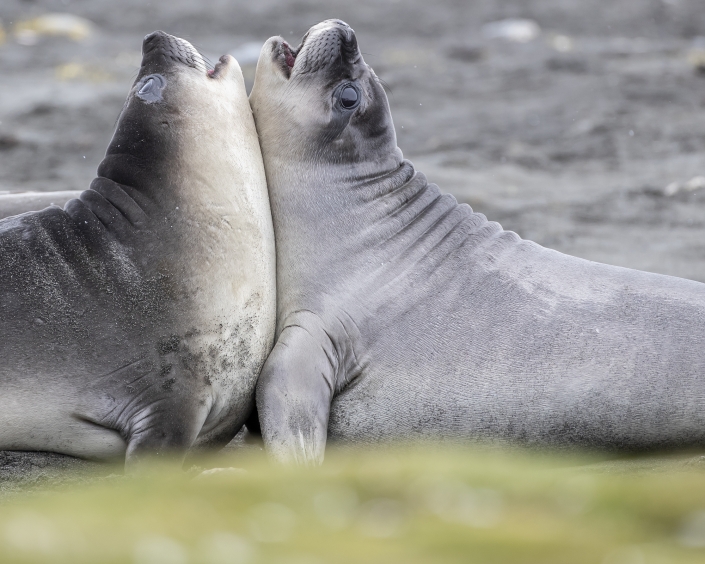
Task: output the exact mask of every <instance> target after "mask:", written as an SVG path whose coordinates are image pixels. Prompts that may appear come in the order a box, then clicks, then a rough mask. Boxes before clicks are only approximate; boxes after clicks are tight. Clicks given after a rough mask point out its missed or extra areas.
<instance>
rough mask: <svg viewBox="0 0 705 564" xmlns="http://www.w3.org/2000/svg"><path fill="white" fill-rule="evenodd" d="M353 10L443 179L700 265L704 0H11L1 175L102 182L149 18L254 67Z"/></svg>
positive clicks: (550, 236)
mask: <svg viewBox="0 0 705 564" xmlns="http://www.w3.org/2000/svg"><path fill="white" fill-rule="evenodd" d="M332 17H337V18H342V19H344V20H345V21H347V22H348V23H349V24H350V25H351V26H352V27H353V28H354V29H355V30H356V31H357V33H358V37H359V41H360V45H361V48H362V51H363V52H364V53H365V58H366V60H367V62H368V63H369V64H370V65H372V66H373V67H374V68H375V70H376V71H377V74H378V75H379V76H380V77H381V78H382V79H383V80H384V81H385V82H386V83H387V84H388V86H389V97H390V102H391V106H392V111H393V114H394V119H395V124H396V128H397V134H398V138H399V145H400V147H401V148H402V150H403V151H404V153H405V155H406V156H407V157H409V158H410V159H412V160H413V161H414V163H415V164H416V165H417V167H418V168H419V169H420V170H421V171H423V172H425V173H426V175H427V176H428V177H429V178H430V179H431V180H432V181H434V182H436V183H438V184H439V185H440V186H441V188H442V189H443V190H445V191H448V192H451V193H453V194H454V195H455V196H456V197H457V198H458V199H459V200H460V201H462V202H467V203H469V204H470V205H472V206H473V208H474V209H475V210H476V211H480V212H482V213H484V214H485V215H487V216H488V217H489V218H490V219H493V220H496V221H499V222H500V223H501V224H502V225H503V227H504V228H505V229H510V230H513V231H516V232H518V233H519V234H520V235H521V236H522V237H525V238H528V239H532V240H534V241H537V242H538V243H540V244H542V245H545V246H548V247H552V248H555V249H557V250H560V251H563V252H566V253H570V254H573V255H577V256H581V257H585V258H589V259H593V260H598V261H601V262H607V263H611V264H617V265H623V266H629V267H633V268H639V269H643V270H650V271H655V272H662V273H666V274H673V275H676V276H682V277H687V278H692V279H696V280H700V281H703V282H705V213H703V212H704V211H705V6H704V5H703V2H702V0H473V1H472V2H468V1H466V0H434V1H433V2H430V1H428V0H415V1H414V0H411V1H403V0H355V1H354V2H351V1H342V0H332V1H328V2H318V1H314V0H296V1H292V2H282V1H278V2H273V1H271V0H257V1H251V0H248V1H237V0H200V1H197V2H194V1H191V0H188V1H187V0H168V1H167V0H164V1H156V0H152V1H145V0H121V1H120V2H116V1H112V0H2V2H0V19H1V20H2V28H1V29H2V31H0V191H6V192H14V191H24V190H41V191H53V190H77V189H84V188H87V187H88V184H89V182H90V180H91V179H92V177H93V175H94V174H95V170H96V167H97V165H98V163H99V162H100V159H101V157H102V155H103V153H104V151H105V147H106V146H107V143H108V141H109V139H110V136H111V132H112V128H113V126H114V123H115V119H116V118H117V115H118V113H119V111H120V109H121V107H122V104H123V102H124V98H125V96H126V94H127V91H128V89H129V88H130V86H131V83H132V80H133V78H134V76H135V73H136V70H137V68H138V65H139V62H140V47H141V40H142V37H143V36H144V35H145V34H147V33H148V32H150V31H152V30H154V29H162V30H165V31H167V32H169V33H172V34H175V35H179V36H182V37H185V38H187V39H189V40H190V41H191V42H193V43H194V44H195V45H196V47H198V48H199V49H200V50H201V51H202V52H203V53H204V54H205V55H206V56H208V57H209V58H210V59H211V60H213V61H215V60H217V58H218V57H219V56H220V55H222V54H223V53H232V54H233V55H235V56H236V57H237V58H238V60H239V61H240V64H241V66H242V67H243V70H244V72H245V76H246V77H247V80H248V88H249V87H250V86H251V81H252V78H253V76H254V67H255V63H256V60H257V56H258V53H259V48H260V46H261V44H262V43H263V42H264V40H265V39H267V38H268V37H269V36H271V35H275V34H280V35H283V36H284V37H285V38H286V39H287V40H289V41H290V42H292V43H294V44H297V43H298V40H299V38H300V37H301V36H302V35H303V33H305V31H306V30H307V29H308V28H309V27H310V26H311V25H313V24H315V23H317V22H318V21H320V20H323V19H326V18H332Z"/></svg>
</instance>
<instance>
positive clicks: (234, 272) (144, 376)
mask: <svg viewBox="0 0 705 564" xmlns="http://www.w3.org/2000/svg"><path fill="white" fill-rule="evenodd" d="M274 262H275V256H274V234H273V231H272V224H271V213H270V210H269V201H268V195H267V190H266V182H265V176H264V168H263V164H262V158H261V154H260V150H259V145H258V142H257V133H256V130H255V125H254V121H253V119H252V113H251V110H250V107H249V104H248V101H247V95H246V92H245V86H244V81H243V78H242V73H241V71H240V68H239V66H238V64H237V62H236V61H235V60H234V59H233V58H232V57H230V56H225V57H222V58H221V59H220V62H219V63H218V64H217V65H216V66H215V68H214V69H212V70H210V71H208V70H207V69H206V66H205V64H204V62H203V58H202V57H201V56H200V55H199V54H198V52H197V51H196V50H195V49H194V48H193V47H192V46H191V45H190V44H189V43H188V42H186V41H184V40H182V39H178V38H176V37H172V36H170V35H167V34H165V33H163V32H155V33H153V34H151V35H149V36H147V37H146V38H145V40H144V45H143V60H142V66H141V69H140V71H139V74H138V76H137V79H136V82H135V84H134V86H133V88H132V90H131V92H130V94H129V96H128V98H127V101H126V103H125V107H124V109H123V111H122V114H121V116H120V118H119V121H118V124H117V128H116V131H115V134H114V137H113V139H112V141H111V143H110V145H109V147H108V150H107V153H106V156H105V159H104V160H103V162H102V163H101V164H100V167H99V169H98V178H96V179H95V180H94V181H93V183H92V184H91V188H90V189H89V190H87V191H85V192H83V193H82V194H81V196H80V198H79V199H75V200H71V201H69V202H68V203H67V204H66V206H65V207H64V209H63V210H62V209H61V208H58V207H50V208H47V209H45V210H43V211H40V212H31V213H25V214H22V215H18V216H14V217H12V218H8V219H5V220H3V221H2V222H0V347H1V350H2V354H1V355H0V357H1V358H2V363H1V364H0V450H44V451H53V452H58V453H64V454H70V455H74V456H79V457H86V458H96V459H102V458H111V457H119V456H122V455H126V458H127V464H128V466H130V465H131V464H133V463H135V462H138V461H139V460H140V459H141V458H142V455H146V454H163V453H168V454H173V455H177V454H182V453H183V452H184V451H185V450H186V449H187V448H189V447H191V446H192V445H195V446H201V445H214V444H219V443H223V442H225V441H228V440H229V439H230V438H232V436H233V435H234V434H235V432H236V431H237V430H238V429H239V428H240V427H241V426H242V424H243V422H244V420H245V419H246V417H247V416H248V415H249V412H250V411H251V409H252V407H253V404H254V387H255V382H256V377H257V375H258V373H259V370H260V368H261V366H262V364H263V362H264V359H265V358H266V355H267V353H268V352H269V349H270V348H271V342H272V340H273V336H274V323H275V293H274V292H275V278H274Z"/></svg>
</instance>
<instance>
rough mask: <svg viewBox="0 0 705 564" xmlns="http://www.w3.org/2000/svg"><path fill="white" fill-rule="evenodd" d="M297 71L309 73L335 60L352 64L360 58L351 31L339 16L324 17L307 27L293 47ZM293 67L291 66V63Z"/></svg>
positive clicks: (343, 63) (355, 38)
mask: <svg viewBox="0 0 705 564" xmlns="http://www.w3.org/2000/svg"><path fill="white" fill-rule="evenodd" d="M292 54H293V59H294V61H296V60H299V61H300V63H298V64H297V72H300V73H301V74H305V73H313V72H316V71H319V70H321V69H323V68H331V67H334V66H336V65H338V64H342V65H344V66H347V65H352V64H355V63H356V62H357V61H359V60H360V51H359V49H358V45H357V37H356V36H355V31H354V30H353V28H351V27H350V26H349V25H348V24H346V23H345V22H344V21H342V20H337V19H335V20H326V21H324V22H321V23H319V24H317V25H315V26H313V27H312V28H311V29H309V30H308V32H307V33H306V35H304V37H303V39H302V40H301V44H300V45H299V48H298V50H297V51H293V52H292ZM291 68H293V67H291Z"/></svg>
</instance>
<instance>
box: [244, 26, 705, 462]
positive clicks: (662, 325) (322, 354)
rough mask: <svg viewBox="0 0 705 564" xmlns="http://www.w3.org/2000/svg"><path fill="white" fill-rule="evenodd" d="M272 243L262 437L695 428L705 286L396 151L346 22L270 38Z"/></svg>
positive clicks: (263, 75)
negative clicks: (549, 225) (580, 242)
mask: <svg viewBox="0 0 705 564" xmlns="http://www.w3.org/2000/svg"><path fill="white" fill-rule="evenodd" d="M250 103H251V105H252V107H253V111H254V115H255V122H256V124H257V129H258V132H259V135H260V143H261V147H262V155H263V157H264V162H265V169H266V172H267V180H268V186H269V193H270V202H271V207H272V214H273V219H274V229H275V233H276V243H277V300H278V306H277V332H276V334H277V341H276V345H275V347H274V350H273V352H272V353H271V354H270V356H269V358H268V359H267V362H266V364H265V366H264V368H263V371H262V374H261V376H260V379H259V381H258V384H257V408H258V412H259V421H260V424H261V427H262V433H263V437H264V441H265V444H266V446H267V447H268V449H269V450H270V452H272V453H273V454H274V455H275V456H276V457H278V458H280V459H282V460H296V461H302V462H311V461H320V460H321V459H322V457H323V453H324V447H325V444H326V440H327V437H330V438H331V439H338V440H342V441H357V442H362V443H365V442H372V441H384V440H387V439H399V438H414V437H416V438H423V437H426V438H492V439H500V440H513V441H521V442H524V443H529V444H547V445H583V446H590V447H600V448H608V449H650V448H661V447H680V446H688V445H703V444H705V285H703V284H700V283H697V282H692V281H688V280H682V279H677V278H672V277H668V276H662V275H656V274H649V273H645V272H639V271H634V270H628V269H625V268H618V267H613V266H607V265H603V264H597V263H593V262H589V261H586V260H582V259H578V258H574V257H570V256H566V255H563V254H561V253H558V252H555V251H552V250H549V249H545V248H543V247H541V246H539V245H537V244H535V243H532V242H530V241H525V240H522V239H521V238H520V237H519V236H517V235H516V234H515V233H511V232H507V231H504V230H502V228H501V227H500V226H499V225H498V224H497V223H494V222H489V221H487V219H486V218H485V217H484V216H483V215H481V214H478V213H474V212H473V211H472V210H471V209H470V207H469V206H467V205H458V204H457V202H456V201H455V199H454V198H453V197H452V196H450V195H447V194H446V195H444V194H442V193H441V191H440V190H439V188H438V187H437V186H436V185H434V184H429V183H428V182H427V180H426V178H425V177H424V175H423V174H421V173H419V172H417V171H416V170H415V169H414V167H413V165H412V164H411V163H410V162H409V161H406V160H404V159H403V157H402V153H401V151H400V150H399V149H398V148H397V145H396V136H395V132H394V127H393V124H392V118H391V114H390V111H389V106H388V103H387V98H386V95H385V93H384V90H383V88H382V86H381V84H380V82H379V80H378V79H377V77H376V76H375V74H374V72H373V71H372V69H371V68H370V67H368V66H367V65H366V64H365V62H364V60H363V57H362V55H361V54H360V51H359V49H358V45H357V40H356V36H355V33H354V32H353V30H352V29H351V28H350V27H348V26H347V25H346V24H345V23H343V22H341V21H338V20H329V21H326V22H323V23H321V24H319V25H317V26H315V27H313V28H312V29H311V30H309V32H308V33H307V34H306V35H305V36H304V38H303V41H302V44H301V46H300V47H299V48H298V50H294V49H292V48H291V47H290V46H289V45H288V44H287V43H286V42H285V41H284V40H283V39H282V38H279V37H274V38H271V39H270V40H269V41H268V42H267V43H266V44H265V45H264V47H263V50H262V54H261V56H260V60H259V62H258V66H257V74H256V78H255V84H254V87H253V90H252V93H251V96H250Z"/></svg>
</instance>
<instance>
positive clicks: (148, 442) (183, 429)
mask: <svg viewBox="0 0 705 564" xmlns="http://www.w3.org/2000/svg"><path fill="white" fill-rule="evenodd" d="M166 366H168V370H166V369H165V366H160V365H159V364H158V363H157V362H155V361H153V360H152V359H140V360H137V361H135V362H132V363H130V364H128V365H126V366H124V367H121V368H119V369H118V370H115V371H114V372H111V373H109V374H106V375H104V376H102V377H100V378H98V379H97V380H96V381H95V382H93V383H92V384H91V386H90V388H89V389H87V390H85V391H84V394H83V398H84V399H83V402H82V404H81V405H80V406H79V408H78V409H77V410H76V412H75V414H74V416H75V417H76V418H77V419H80V420H83V421H86V422H90V423H92V424H94V425H98V426H100V427H105V428H108V429H113V430H115V431H117V432H118V433H119V434H120V435H121V436H122V438H123V440H124V441H125V444H126V456H125V469H126V470H127V471H134V470H137V469H139V468H140V467H141V466H142V465H143V463H144V462H145V461H148V460H152V459H155V458H168V459H171V460H173V461H175V462H177V463H181V462H182V461H183V458H184V456H185V454H186V451H187V450H188V449H189V448H190V447H191V446H192V445H193V443H194V441H195V440H196V438H197V437H198V434H199V432H200V431H201V429H203V425H204V423H205V421H206V419H207V418H208V415H209V413H210V410H211V407H212V405H213V398H212V397H211V396H210V395H208V394H201V395H198V394H194V393H193V388H194V383H193V382H192V380H193V379H194V378H196V377H197V376H196V375H195V374H193V373H191V372H190V371H188V370H186V369H185V368H183V367H179V366H175V365H166Z"/></svg>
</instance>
